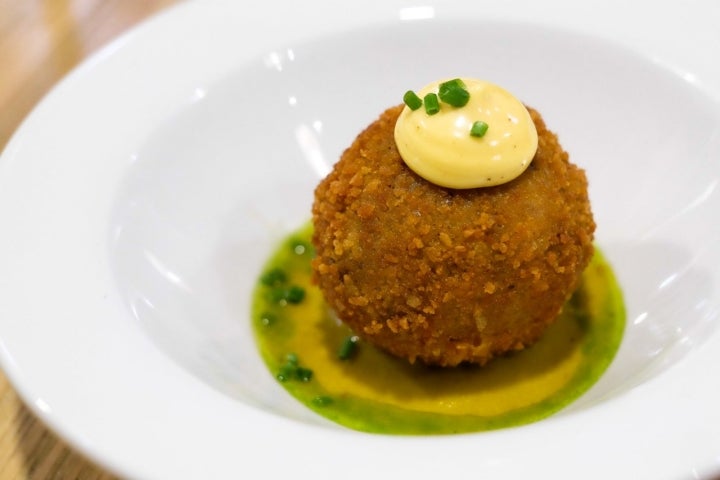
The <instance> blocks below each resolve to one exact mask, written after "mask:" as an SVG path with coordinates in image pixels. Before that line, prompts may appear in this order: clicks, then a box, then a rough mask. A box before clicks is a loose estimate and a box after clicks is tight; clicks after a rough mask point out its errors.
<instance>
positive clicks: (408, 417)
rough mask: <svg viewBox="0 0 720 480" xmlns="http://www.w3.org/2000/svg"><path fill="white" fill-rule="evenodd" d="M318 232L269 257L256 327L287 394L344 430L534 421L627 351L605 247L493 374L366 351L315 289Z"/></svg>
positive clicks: (451, 428) (427, 430) (484, 426)
mask: <svg viewBox="0 0 720 480" xmlns="http://www.w3.org/2000/svg"><path fill="white" fill-rule="evenodd" d="M311 234H312V227H311V225H307V226H306V227H304V228H302V229H301V230H299V231H297V232H295V233H293V234H291V235H290V236H289V237H288V238H286V239H285V240H284V241H283V242H282V243H281V245H280V246H279V247H278V249H277V250H276V252H275V253H274V255H273V256H272V257H271V258H270V259H269V261H268V263H267V265H266V266H265V269H264V271H263V274H262V275H261V277H260V280H259V281H258V285H257V287H256V289H255V292H254V298H253V307H252V321H253V328H254V332H255V336H256V339H257V344H258V347H259V350H260V353H261V355H262V357H263V359H264V361H265V363H266V365H267V367H268V369H269V370H270V372H271V373H272V375H274V376H275V378H277V379H278V381H280V383H281V384H282V385H283V387H285V388H286V389H287V391H288V392H289V393H290V394H292V395H293V396H294V397H295V398H296V399H298V400H299V401H300V402H302V403H304V404H305V405H307V406H308V407H309V408H311V409H312V410H314V411H316V412H317V413H319V414H320V415H322V416H324V417H326V418H328V419H330V420H333V421H335V422H337V423H338V424H341V425H344V426H346V427H349V428H353V429H356V430H361V431H366V432H375V433H388V434H449V433H463V432H476V431H482V430H491V429H497V428H504V427H510V426H516V425H521V424H526V423H530V422H534V421H537V420H540V419H542V418H545V417H547V416H549V415H551V414H553V413H555V412H557V411H558V410H560V409H561V408H563V407H565V406H566V405H568V404H569V403H571V402H572V401H573V400H575V399H577V398H578V397H579V396H580V395H582V394H583V393H584V392H585V391H587V390H588V388H590V387H591V386H592V385H593V384H594V383H595V382H596V381H597V380H598V379H599V378H600V376H601V375H602V373H603V372H604V371H605V370H606V368H607V367H608V365H609V364H610V362H611V361H612V359H613V357H614V356H615V353H616V352H617V349H618V347H619V345H620V341H621V339H622V334H623V330H624V327H625V311H624V305H623V301H622V295H621V293H620V289H619V287H618V285H617V282H616V280H615V278H614V276H613V273H612V269H611V268H610V266H609V265H608V263H607V261H606V260H605V259H604V257H603V256H602V253H601V252H599V251H598V250H597V249H596V253H595V256H594V258H593V260H592V262H591V264H590V265H589V266H588V268H587V269H586V271H585V273H584V274H583V280H582V283H581V285H580V287H579V288H578V290H577V292H575V294H574V295H573V296H572V298H571V299H570V300H569V301H568V303H567V305H566V307H565V308H564V309H563V313H562V314H561V316H560V318H559V319H558V320H557V322H555V323H554V324H553V325H552V326H551V327H550V328H549V329H548V330H547V332H546V333H545V334H544V335H543V337H542V339H541V340H540V341H539V342H538V343H536V344H535V345H534V346H532V347H531V348H528V349H525V350H523V351H521V352H518V353H514V354H512V355H508V356H506V357H503V358H498V359H495V360H493V361H492V362H490V363H489V364H488V365H486V366H484V367H477V366H460V367H456V368H450V369H445V368H432V367H426V366H423V365H410V364H409V363H408V362H407V361H405V360H402V359H398V358H395V357H392V356H390V355H387V354H385V353H383V352H381V351H379V350H377V349H375V348H374V347H372V346H371V345H369V344H366V343H363V342H362V341H359V342H356V341H355V340H356V339H355V338H353V334H352V332H351V331H350V330H349V329H348V328H347V327H345V326H344V325H343V324H342V323H340V322H339V321H338V320H337V319H335V318H334V317H333V316H332V314H331V313H330V312H329V310H328V308H327V306H326V305H325V303H324V302H323V298H322V294H321V293H320V291H319V290H318V289H317V288H316V287H315V286H313V285H312V284H311V282H310V277H311V267H310V261H311V260H312V258H313V255H314V251H313V248H312V244H311V243H310V238H311ZM350 339H352V340H350ZM349 343H352V345H349ZM341 357H342V358H341Z"/></svg>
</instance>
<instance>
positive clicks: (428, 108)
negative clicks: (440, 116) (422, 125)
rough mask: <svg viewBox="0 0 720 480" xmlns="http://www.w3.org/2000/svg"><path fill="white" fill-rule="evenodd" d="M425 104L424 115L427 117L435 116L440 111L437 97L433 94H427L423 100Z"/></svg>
mask: <svg viewBox="0 0 720 480" xmlns="http://www.w3.org/2000/svg"><path fill="white" fill-rule="evenodd" d="M423 102H424V103H425V113H427V114H428V115H435V114H436V113H438V112H439V111H440V102H439V101H438V96H437V95H436V94H434V93H428V94H427V95H425V98H424V99H423Z"/></svg>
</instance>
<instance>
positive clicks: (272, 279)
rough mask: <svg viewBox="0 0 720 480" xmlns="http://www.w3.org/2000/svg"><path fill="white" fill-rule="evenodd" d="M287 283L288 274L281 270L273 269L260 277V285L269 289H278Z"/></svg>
mask: <svg viewBox="0 0 720 480" xmlns="http://www.w3.org/2000/svg"><path fill="white" fill-rule="evenodd" d="M286 281H287V274H286V273H285V271H284V270H282V269H280V268H273V269H272V270H268V271H267V272H265V273H263V274H262V276H261V277H260V283H262V284H263V285H266V286H268V287H277V286H278V285H282V284H283V283H285V282H286Z"/></svg>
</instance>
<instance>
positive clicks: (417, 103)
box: [403, 90, 422, 110]
mask: <svg viewBox="0 0 720 480" xmlns="http://www.w3.org/2000/svg"><path fill="white" fill-rule="evenodd" d="M403 102H405V105H407V106H408V107H409V108H410V110H417V109H418V108H420V107H422V99H421V98H420V97H418V96H417V94H416V93H415V92H413V91H412V90H408V91H407V92H405V95H403Z"/></svg>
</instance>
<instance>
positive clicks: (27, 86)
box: [0, 0, 179, 480]
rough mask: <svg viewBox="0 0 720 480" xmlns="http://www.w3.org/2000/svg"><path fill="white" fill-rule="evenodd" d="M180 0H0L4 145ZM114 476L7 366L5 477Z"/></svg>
mask: <svg viewBox="0 0 720 480" xmlns="http://www.w3.org/2000/svg"><path fill="white" fill-rule="evenodd" d="M178 1H179V0H0V150H1V149H3V148H4V147H5V145H6V144H7V142H8V140H9V139H10V137H11V135H12V134H13V132H14V131H15V129H16V128H17V127H18V125H19V124H20V122H22V119H23V118H24V117H25V116H26V115H27V114H28V112H30V110H32V108H33V107H34V106H35V105H36V104H37V102H38V101H39V100H40V99H41V98H42V96H43V95H45V93H47V92H48V90H50V88H52V86H53V85H54V84H55V83H56V82H57V81H58V80H59V79H60V78H61V77H62V76H63V75H65V74H66V73H67V72H68V71H69V70H70V69H72V68H73V67H74V66H75V65H77V64H78V63H80V62H81V61H82V60H83V59H84V58H85V57H87V56H88V55H89V54H91V53H93V52H95V51H96V50H97V49H98V48H100V47H101V46H102V45H104V44H106V43H107V42H109V41H110V40H112V39H113V38H114V37H116V36H117V35H119V34H120V33H122V32H123V31H125V30H127V29H128V28H130V27H131V26H133V25H134V24H136V23H138V22H139V21H141V20H142V19H144V18H146V17H148V16H149V15H151V14H153V13H155V12H157V11H159V10H161V9H163V8H165V7H167V6H169V5H171V4H174V3H177V2H178ZM16 478H18V479H26V478H32V479H108V478H112V476H111V475H110V474H109V473H107V472H104V471H103V470H101V469H99V468H98V467H96V466H95V465H93V464H91V463H90V462H88V461H87V460H85V459H84V458H83V457H82V456H81V455H80V454H78V453H77V452H74V451H73V450H72V449H70V448H69V447H68V446H67V445H65V444H64V443H63V441H62V440H60V439H59V438H58V437H57V436H56V435H55V434H53V433H52V432H50V431H49V430H48V429H47V428H45V426H44V425H43V424H42V423H40V422H39V421H38V420H37V419H36V418H35V417H34V416H33V415H32V413H31V412H30V411H29V410H28V409H27V408H26V407H25V406H24V405H23V404H22V401H21V400H20V399H19V398H18V396H17V394H16V393H15V391H14V390H13V388H12V386H11V385H10V384H9V382H8V380H7V378H6V377H5V376H4V375H3V374H2V372H0V479H2V480H6V479H16Z"/></svg>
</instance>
